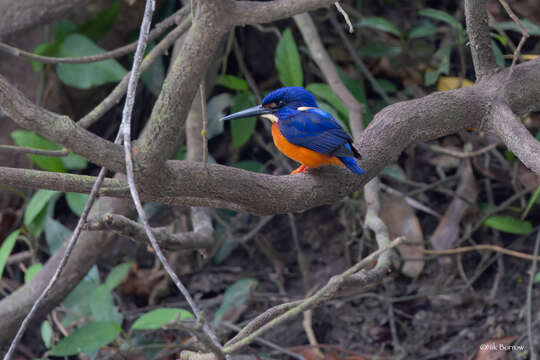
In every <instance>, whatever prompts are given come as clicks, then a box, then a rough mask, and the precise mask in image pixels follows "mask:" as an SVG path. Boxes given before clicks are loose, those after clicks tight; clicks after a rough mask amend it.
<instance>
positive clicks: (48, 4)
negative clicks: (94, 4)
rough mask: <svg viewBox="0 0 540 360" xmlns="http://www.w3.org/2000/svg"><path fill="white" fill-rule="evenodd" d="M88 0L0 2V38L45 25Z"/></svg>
mask: <svg viewBox="0 0 540 360" xmlns="http://www.w3.org/2000/svg"><path fill="white" fill-rule="evenodd" d="M89 2H90V0H39V1H38V0H18V1H12V0H0V14H2V21H0V37H3V36H5V35H9V34H13V33H16V32H19V31H24V30H27V29H30V28H31V27H36V26H38V25H41V24H46V23H48V22H50V21H52V20H54V19H58V18H60V17H62V16H63V15H64V14H65V13H67V12H69V11H70V10H71V9H73V8H76V7H81V6H85V5H86V4H88V3H89Z"/></svg>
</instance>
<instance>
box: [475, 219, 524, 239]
mask: <svg viewBox="0 0 540 360" xmlns="http://www.w3.org/2000/svg"><path fill="white" fill-rule="evenodd" d="M483 225H484V226H487V227H490V228H493V229H496V230H499V231H502V232H505V233H509V234H516V235H529V234H531V233H532V232H533V226H532V224H531V222H530V221H521V220H518V219H515V218H513V217H511V216H490V217H488V218H487V219H486V220H485V221H484V224H483Z"/></svg>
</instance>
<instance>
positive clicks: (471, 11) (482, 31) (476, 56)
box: [465, 0, 498, 80]
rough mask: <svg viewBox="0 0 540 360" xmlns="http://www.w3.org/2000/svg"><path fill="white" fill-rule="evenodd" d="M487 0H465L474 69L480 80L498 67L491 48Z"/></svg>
mask: <svg viewBox="0 0 540 360" xmlns="http://www.w3.org/2000/svg"><path fill="white" fill-rule="evenodd" d="M486 2H487V0H465V20H466V22H467V34H468V35H469V42H470V47H471V53H472V58H473V64H474V70H475V72H476V77H477V79H478V80H481V79H482V78H483V77H484V76H486V75H488V74H490V73H491V72H493V71H495V70H496V69H497V68H498V66H497V62H496V61H495V55H494V54H493V49H492V48H491V37H490V36H489V18H488V13H487V8H486Z"/></svg>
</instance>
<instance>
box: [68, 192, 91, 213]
mask: <svg viewBox="0 0 540 360" xmlns="http://www.w3.org/2000/svg"><path fill="white" fill-rule="evenodd" d="M89 197H90V195H88V194H79V193H72V192H67V193H66V201H67V204H68V206H69V208H70V209H71V211H72V212H73V213H74V214H75V215H77V216H81V215H82V212H83V210H84V207H85V206H86V203H87V202H88V198H89Z"/></svg>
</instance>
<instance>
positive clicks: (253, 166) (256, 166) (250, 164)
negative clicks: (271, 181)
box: [231, 160, 264, 172]
mask: <svg viewBox="0 0 540 360" xmlns="http://www.w3.org/2000/svg"><path fill="white" fill-rule="evenodd" d="M231 166H232V167H235V168H238V169H244V170H247V171H253V172H263V171H262V170H263V167H264V165H263V164H261V163H260V162H258V161H254V160H245V161H238V162H235V163H233V164H231Z"/></svg>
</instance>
